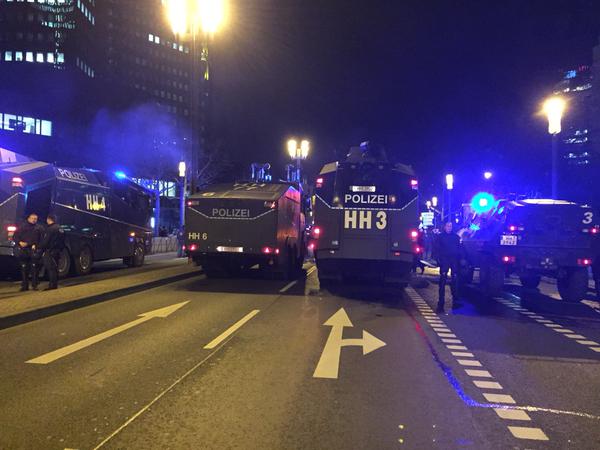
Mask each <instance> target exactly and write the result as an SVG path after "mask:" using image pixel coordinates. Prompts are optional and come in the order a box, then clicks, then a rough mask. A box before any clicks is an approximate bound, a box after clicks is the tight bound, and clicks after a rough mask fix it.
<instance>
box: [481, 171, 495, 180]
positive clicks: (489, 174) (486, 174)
mask: <svg viewBox="0 0 600 450" xmlns="http://www.w3.org/2000/svg"><path fill="white" fill-rule="evenodd" d="M493 177H494V173H493V172H490V171H489V170H488V171H486V172H483V178H484V179H486V180H491V179H492V178H493Z"/></svg>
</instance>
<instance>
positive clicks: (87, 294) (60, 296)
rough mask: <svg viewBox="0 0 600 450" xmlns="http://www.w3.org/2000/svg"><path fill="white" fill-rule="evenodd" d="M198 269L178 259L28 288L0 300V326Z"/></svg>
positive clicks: (147, 286) (182, 276) (148, 286)
mask: <svg viewBox="0 0 600 450" xmlns="http://www.w3.org/2000/svg"><path fill="white" fill-rule="evenodd" d="M199 273H200V269H199V268H198V267H196V266H194V265H189V264H187V260H181V262H180V263H179V264H177V265H176V266H175V267H173V266H171V267H168V268H163V269H156V270H151V271H148V272H141V273H134V274H131V275H125V276H116V277H114V278H109V279H102V280H98V281H92V282H89V283H84V284H77V285H74V286H67V287H61V288H59V289H57V290H55V291H29V292H25V293H23V294H21V295H17V296H14V297H10V298H5V299H1V300H0V329H2V328H6V327H9V326H14V325H16V324H18V323H25V322H27V321H29V320H35V319H36V318H40V317H45V316H50V315H53V314H59V313H61V312H64V311H68V310H72V309H75V308H79V307H83V306H87V305H90V304H93V303H97V302H100V301H103V300H108V299H111V298H116V297H120V296H124V295H128V294H130V293H133V292H139V291H141V290H145V289H151V288H153V287H156V286H159V285H161V284H165V283H167V282H174V281H178V280H182V279H185V278H190V277H192V276H194V275H197V274H199Z"/></svg>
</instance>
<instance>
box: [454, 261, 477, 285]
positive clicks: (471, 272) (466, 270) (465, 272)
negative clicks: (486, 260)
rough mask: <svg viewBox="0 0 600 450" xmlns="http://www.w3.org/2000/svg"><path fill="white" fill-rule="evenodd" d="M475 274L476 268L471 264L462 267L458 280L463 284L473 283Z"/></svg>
mask: <svg viewBox="0 0 600 450" xmlns="http://www.w3.org/2000/svg"><path fill="white" fill-rule="evenodd" d="M474 276H475V269H474V268H473V267H471V266H467V267H461V268H460V272H459V280H458V282H459V283H460V284H461V285H465V284H472V283H473V277H474Z"/></svg>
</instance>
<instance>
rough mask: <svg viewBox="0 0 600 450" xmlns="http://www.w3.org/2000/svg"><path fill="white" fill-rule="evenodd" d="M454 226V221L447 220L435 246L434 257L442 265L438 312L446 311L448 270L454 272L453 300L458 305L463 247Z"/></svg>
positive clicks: (451, 283)
mask: <svg viewBox="0 0 600 450" xmlns="http://www.w3.org/2000/svg"><path fill="white" fill-rule="evenodd" d="M452 227H453V225H452V222H447V223H446V224H445V225H444V229H443V230H442V232H441V233H440V235H439V236H438V237H437V240H436V242H435V246H434V257H435V259H436V260H437V262H438V265H439V267H440V283H439V284H440V290H439V300H438V305H437V312H444V303H445V296H446V283H447V282H448V271H450V272H451V274H452V279H451V282H450V289H451V291H452V300H453V302H454V305H455V306H458V304H457V301H458V271H459V268H460V257H461V248H460V238H459V237H458V235H457V234H456V233H454V232H453V230H452Z"/></svg>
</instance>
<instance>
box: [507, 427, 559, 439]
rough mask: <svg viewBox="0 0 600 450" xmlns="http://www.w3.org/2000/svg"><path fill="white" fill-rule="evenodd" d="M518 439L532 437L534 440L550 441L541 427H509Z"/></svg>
mask: <svg viewBox="0 0 600 450" xmlns="http://www.w3.org/2000/svg"><path fill="white" fill-rule="evenodd" d="M508 429H509V431H510V432H511V433H512V434H513V436H514V437H516V438H517V439H530V440H534V441H548V440H549V439H548V436H546V433H544V432H543V431H542V430H541V429H540V428H529V427H508Z"/></svg>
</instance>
